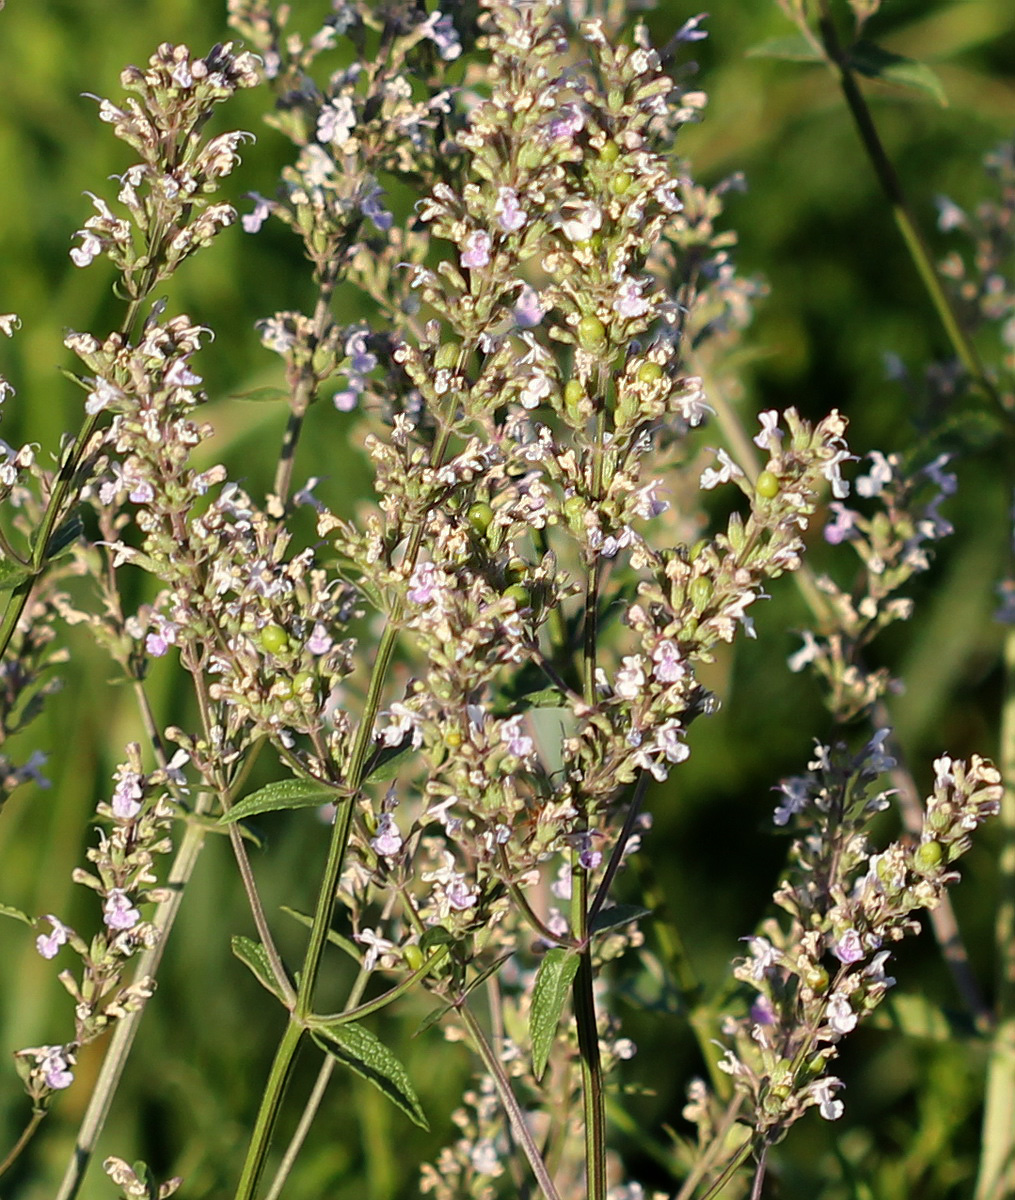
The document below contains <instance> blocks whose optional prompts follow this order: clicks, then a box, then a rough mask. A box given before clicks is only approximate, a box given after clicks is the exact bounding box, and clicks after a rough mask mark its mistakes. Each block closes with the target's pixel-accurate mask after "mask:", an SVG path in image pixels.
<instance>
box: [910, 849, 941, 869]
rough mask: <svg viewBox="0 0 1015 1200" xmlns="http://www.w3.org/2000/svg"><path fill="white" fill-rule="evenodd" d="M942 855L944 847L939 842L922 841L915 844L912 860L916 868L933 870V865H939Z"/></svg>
mask: <svg viewBox="0 0 1015 1200" xmlns="http://www.w3.org/2000/svg"><path fill="white" fill-rule="evenodd" d="M944 856H945V851H944V847H943V846H942V845H941V843H940V842H923V843H922V844H921V845H919V846H917V848H916V853H915V854H914V855H913V861H914V863H915V864H916V867H917V869H918V870H921V871H933V870H934V868H935V867H937V866H940V865H941V860H942V859H943V858H944Z"/></svg>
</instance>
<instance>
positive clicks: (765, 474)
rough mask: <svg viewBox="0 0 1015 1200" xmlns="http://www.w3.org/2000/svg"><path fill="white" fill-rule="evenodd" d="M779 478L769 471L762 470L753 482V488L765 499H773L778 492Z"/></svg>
mask: <svg viewBox="0 0 1015 1200" xmlns="http://www.w3.org/2000/svg"><path fill="white" fill-rule="evenodd" d="M779 486H780V485H779V480H778V478H777V477H776V476H775V475H773V474H772V472H771V471H762V472H761V474H760V475H759V476H758V478H757V481H756V482H755V484H754V490H755V491H756V492H757V493H758V495H759V496H763V497H764V498H765V499H766V500H774V499H775V497H776V496H778V494H779Z"/></svg>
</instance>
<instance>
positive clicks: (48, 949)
mask: <svg viewBox="0 0 1015 1200" xmlns="http://www.w3.org/2000/svg"><path fill="white" fill-rule="evenodd" d="M46 920H47V921H48V922H49V923H50V925H52V926H53V932H52V933H40V934H39V936H38V937H37V938H36V939H35V948H36V950H38V952H39V953H40V954H41V955H42V957H43V958H55V957H56V953H57V951H58V950H59V949H60V947H61V946H65V945H66V944H67V939H68V937H69V936H70V935H71V933H72V932H73V930H72V929H71V928H70V927H69V926H67V925H64V923H63V922H62V921H61V920H59V919H58V918H57V917H54V916H53V914H52V913H47V914H46Z"/></svg>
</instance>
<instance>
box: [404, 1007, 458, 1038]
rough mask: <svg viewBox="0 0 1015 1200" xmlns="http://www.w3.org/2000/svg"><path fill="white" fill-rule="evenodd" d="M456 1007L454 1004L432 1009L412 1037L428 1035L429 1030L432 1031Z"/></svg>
mask: <svg viewBox="0 0 1015 1200" xmlns="http://www.w3.org/2000/svg"><path fill="white" fill-rule="evenodd" d="M454 1007H455V1006H454V1005H453V1004H442V1005H441V1006H440V1008H432V1009H431V1010H430V1011H429V1012H428V1013H427V1014H426V1016H425V1017H424V1018H423V1020H422V1021H420V1023H419V1026H418V1027H417V1029H416V1031H415V1032H414V1033H413V1035H412V1036H413V1037H414V1038H415V1037H419V1035H420V1034H421V1033H426V1031H427V1030H428V1029H431V1028H432V1027H433V1026H434V1025H436V1024H437V1022H438V1021H440V1020H441V1019H442V1018H443V1017H446V1016H447V1014H448V1013H449V1012H451V1010H452V1009H453V1008H454Z"/></svg>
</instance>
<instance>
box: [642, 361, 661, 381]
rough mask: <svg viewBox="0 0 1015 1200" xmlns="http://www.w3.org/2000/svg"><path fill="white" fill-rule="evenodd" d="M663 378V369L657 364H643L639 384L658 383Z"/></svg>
mask: <svg viewBox="0 0 1015 1200" xmlns="http://www.w3.org/2000/svg"><path fill="white" fill-rule="evenodd" d="M662 377H663V369H662V367H661V366H660V365H659V364H658V363H656V362H643V363H642V364H641V366H640V367H639V368H638V382H639V383H658V382H659V380H660V379H662Z"/></svg>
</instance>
